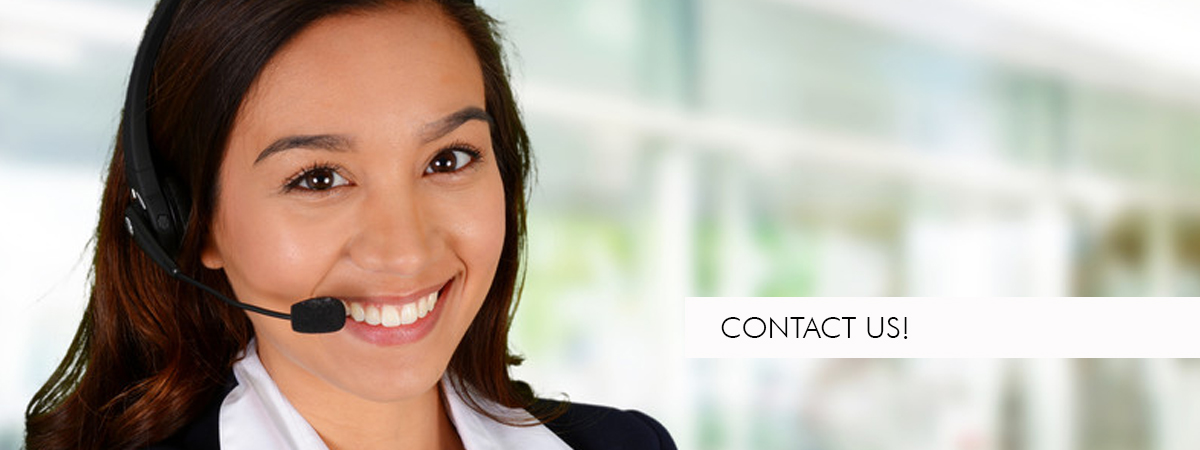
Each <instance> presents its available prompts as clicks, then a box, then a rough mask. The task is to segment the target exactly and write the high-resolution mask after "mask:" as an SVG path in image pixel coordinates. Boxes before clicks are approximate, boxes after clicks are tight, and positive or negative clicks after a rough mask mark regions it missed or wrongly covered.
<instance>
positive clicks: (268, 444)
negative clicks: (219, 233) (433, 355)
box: [218, 341, 570, 450]
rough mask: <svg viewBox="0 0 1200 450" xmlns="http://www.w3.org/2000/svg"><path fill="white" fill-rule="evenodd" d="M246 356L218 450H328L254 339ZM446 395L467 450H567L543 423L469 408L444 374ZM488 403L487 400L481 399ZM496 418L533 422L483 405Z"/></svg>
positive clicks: (224, 406) (225, 411)
mask: <svg viewBox="0 0 1200 450" xmlns="http://www.w3.org/2000/svg"><path fill="white" fill-rule="evenodd" d="M245 353H246V356H245V357H244V358H242V359H241V360H240V361H238V362H237V363H235V364H234V365H233V374H234V376H235V377H237V382H238V385H237V386H236V387H234V388H233V390H232V391H230V392H229V395H227V396H226V397H225V400H224V401H223V402H222V403H221V415H220V425H219V428H218V429H219V430H220V434H221V436H220V441H221V449H222V450H263V449H291V450H328V449H329V447H327V446H326V445H325V442H324V441H322V440H321V437H320V436H318V435H317V432H316V430H314V429H313V428H312V426H311V425H309V424H308V421H306V420H304V417H303V416H301V415H300V413H299V412H297V411H296V408H294V407H292V404H291V402H289V401H288V399H287V398H286V397H284V396H283V393H281V392H279V387H278V386H276V385H275V381H274V380H272V379H271V376H270V375H269V374H267V370H266V368H264V367H263V365H262V360H260V359H258V347H257V346H256V345H255V342H254V341H251V342H250V344H249V345H247V346H246V351H245ZM440 385H441V386H442V390H443V392H444V393H445V399H446V406H447V408H448V410H449V412H450V420H451V422H453V423H454V427H455V429H457V431H458V436H459V438H460V439H462V443H463V447H464V448H465V449H466V450H493V449H508V448H521V449H567V450H569V449H570V447H568V446H567V444H566V443H565V442H563V441H562V439H559V437H558V436H557V435H555V434H554V432H552V431H550V429H549V428H546V426H545V425H536V426H527V427H517V426H511V425H505V424H503V423H500V422H497V421H495V420H493V419H491V418H489V417H488V416H486V415H484V414H482V413H480V412H479V411H476V410H474V409H472V408H471V407H469V406H467V404H466V403H465V402H464V401H463V399H462V395H461V394H460V393H459V392H458V389H457V388H455V387H454V383H451V382H450V380H449V379H447V378H446V377H445V376H443V378H442V382H441V383H440ZM480 401H481V402H486V400H480ZM483 406H484V407H485V408H487V409H488V411H489V412H492V413H493V414H496V415H497V416H500V417H509V418H513V419H516V420H515V422H517V423H520V422H524V421H527V420H532V416H530V415H529V412H527V411H525V410H523V409H515V408H508V407H505V406H501V405H498V404H495V403H485V404H484V405H483Z"/></svg>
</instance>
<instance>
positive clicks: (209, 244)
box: [200, 234, 225, 270]
mask: <svg viewBox="0 0 1200 450" xmlns="http://www.w3.org/2000/svg"><path fill="white" fill-rule="evenodd" d="M200 263H201V264H204V267H207V268H209V269H211V270H217V269H221V268H224V267H225V259H224V258H222V257H221V251H220V250H219V249H217V245H216V244H215V243H213V238H212V234H209V235H208V237H207V238H205V239H204V248H202V249H200Z"/></svg>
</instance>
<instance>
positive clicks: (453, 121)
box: [421, 106, 493, 144]
mask: <svg viewBox="0 0 1200 450" xmlns="http://www.w3.org/2000/svg"><path fill="white" fill-rule="evenodd" d="M472 120H482V121H484V122H487V124H488V126H489V127H490V126H492V122H493V121H492V116H491V115H489V114H488V113H487V111H484V110H483V109H482V108H479V107H478V106H468V107H466V108H463V109H460V110H458V111H455V112H454V113H453V114H450V115H449V116H446V117H444V118H441V119H438V120H436V121H433V122H430V123H427V124H425V126H423V127H421V142H422V143H424V144H428V143H430V142H433V141H436V140H438V139H440V138H441V137H443V136H445V135H447V134H450V132H451V131H454V129H455V128H458V127H459V126H461V125H462V124H464V123H467V122H469V121H472Z"/></svg>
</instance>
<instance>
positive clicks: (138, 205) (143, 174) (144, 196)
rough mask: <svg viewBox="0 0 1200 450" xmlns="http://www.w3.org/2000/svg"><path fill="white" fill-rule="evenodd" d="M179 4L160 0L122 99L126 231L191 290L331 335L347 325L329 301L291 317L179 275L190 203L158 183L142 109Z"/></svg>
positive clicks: (174, 187)
mask: <svg viewBox="0 0 1200 450" xmlns="http://www.w3.org/2000/svg"><path fill="white" fill-rule="evenodd" d="M177 4H178V1H174V0H162V1H161V2H160V3H159V5H158V8H156V9H155V11H154V15H153V16H151V18H150V22H149V24H148V25H146V34H145V36H143V37H142V43H141V44H140V45H139V46H138V52H137V56H136V57H135V58H134V62H133V73H132V74H131V75H130V77H129V90H128V91H127V93H126V97H125V110H124V112H123V113H124V115H125V120H124V125H123V127H122V133H123V135H122V142H123V144H122V145H123V146H124V153H125V178H126V181H127V182H128V183H129V188H130V191H131V194H132V197H133V200H134V201H132V202H131V203H130V205H129V207H127V208H125V228H126V230H127V231H129V234H130V235H132V236H133V240H134V242H136V243H137V245H138V247H140V248H141V249H142V250H143V251H144V252H145V253H146V255H148V256H149V257H150V259H151V260H153V261H154V262H155V263H156V264H158V266H159V267H162V268H163V269H164V270H166V271H167V273H169V274H171V277H173V278H175V279H178V280H181V281H184V282H187V283H188V284H191V285H193V286H196V287H198V288H200V289H202V290H204V291H205V292H208V293H209V294H212V295H213V296H215V297H217V298H219V299H221V300H222V301H224V302H225V303H228V304H230V305H233V306H235V307H238V308H241V309H244V310H246V311H250V312H254V313H258V314H263V315H266V316H271V317H275V318H279V319H284V320H289V321H291V322H292V330H295V331H296V332H299V333H332V332H334V331H338V330H340V329H342V327H343V326H345V324H346V305H345V304H344V303H342V301H341V300H338V299H336V298H333V297H317V298H310V299H308V300H305V301H302V302H299V303H296V304H294V305H292V311H291V314H284V313H281V312H278V311H272V310H269V309H264V308H260V307H258V306H254V305H251V304H247V303H242V302H239V301H237V300H234V299H231V298H229V297H226V296H224V295H222V294H221V293H220V292H217V290H216V289H213V288H211V287H208V286H206V285H204V284H203V283H201V282H199V281H196V280H194V279H192V278H191V277H189V276H187V275H186V274H184V273H183V272H182V271H181V270H179V266H178V265H177V264H175V259H174V257H173V256H174V254H175V252H177V251H178V250H179V246H180V243H181V242H182V241H183V236H184V234H185V231H186V228H187V222H188V216H187V215H188V214H189V198H188V197H187V196H186V195H184V194H183V191H182V190H181V189H179V188H178V184H176V183H174V182H173V181H172V180H171V179H170V178H167V177H165V176H164V177H163V178H161V179H160V178H159V176H158V174H157V173H156V171H155V167H154V159H153V156H152V155H153V153H152V152H151V151H150V147H151V143H150V133H149V124H148V122H147V120H146V113H147V111H146V105H147V102H146V100H147V96H148V94H147V93H148V91H149V90H150V75H151V73H152V71H153V69H154V62H155V60H157V59H158V49H159V47H161V46H162V42H163V40H164V39H165V38H166V34H167V26H168V25H167V24H168V22H169V21H170V20H171V16H172V15H173V14H174V10H175V7H176V5H177Z"/></svg>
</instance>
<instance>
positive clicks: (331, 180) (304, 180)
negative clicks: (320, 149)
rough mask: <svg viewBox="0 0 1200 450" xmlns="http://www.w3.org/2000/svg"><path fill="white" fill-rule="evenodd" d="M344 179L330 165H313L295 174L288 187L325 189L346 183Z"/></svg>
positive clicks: (314, 189) (312, 189) (308, 189)
mask: <svg viewBox="0 0 1200 450" xmlns="http://www.w3.org/2000/svg"><path fill="white" fill-rule="evenodd" d="M346 184H347V182H346V179H345V178H344V177H342V175H341V174H339V173H338V172H337V170H336V169H334V168H332V167H315V168H312V169H308V170H305V171H304V172H303V173H301V174H300V175H299V176H297V177H296V178H295V179H294V180H292V182H291V183H289V184H288V188H289V189H292V188H300V189H304V190H306V191H325V190H329V189H333V188H335V187H338V186H344V185H346Z"/></svg>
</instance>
